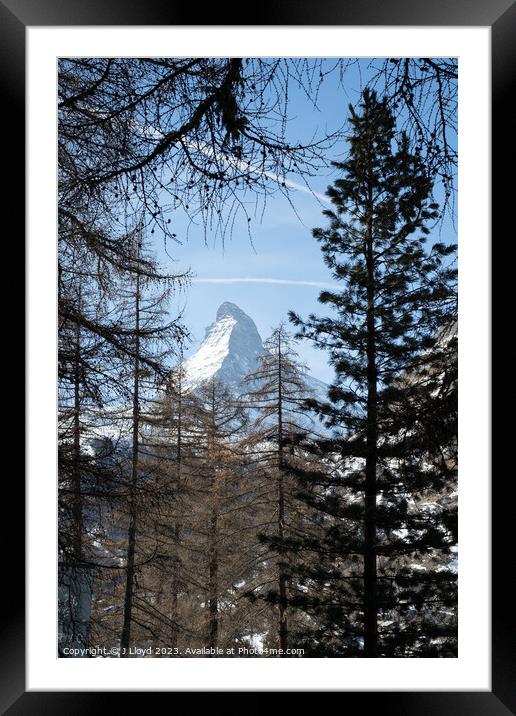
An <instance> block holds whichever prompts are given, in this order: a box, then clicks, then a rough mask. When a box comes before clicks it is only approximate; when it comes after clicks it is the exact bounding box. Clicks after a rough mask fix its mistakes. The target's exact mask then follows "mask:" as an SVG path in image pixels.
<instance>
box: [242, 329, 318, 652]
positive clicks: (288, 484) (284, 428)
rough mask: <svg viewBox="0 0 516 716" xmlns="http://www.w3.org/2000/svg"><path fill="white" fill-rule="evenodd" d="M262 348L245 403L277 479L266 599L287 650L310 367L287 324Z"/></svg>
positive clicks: (260, 453)
mask: <svg viewBox="0 0 516 716" xmlns="http://www.w3.org/2000/svg"><path fill="white" fill-rule="evenodd" d="M264 347H265V352H264V353H263V355H261V356H259V357H258V367H257V369H256V370H255V371H254V372H253V373H251V374H249V375H248V376H246V379H245V383H246V384H247V386H248V387H249V388H251V389H250V390H249V391H248V392H247V393H245V394H244V396H243V398H242V401H243V404H244V405H245V406H246V407H247V408H250V409H251V411H252V413H253V414H254V415H255V416H256V417H255V421H254V424H253V427H252V435H251V438H250V440H249V441H248V445H249V447H251V448H252V449H253V452H254V455H255V461H258V462H259V463H260V465H261V466H262V468H263V469H264V470H266V471H267V472H268V473H269V474H270V476H271V477H272V478H273V480H274V482H275V490H274V493H275V494H274V495H273V497H272V498H271V500H270V503H271V504H270V506H269V510H270V511H271V512H272V514H275V515H276V525H275V527H276V529H275V530H274V531H272V533H271V531H270V530H269V531H267V532H265V534H264V535H263V539H264V540H265V541H266V543H267V544H268V545H269V547H270V548H272V549H273V550H274V551H275V552H276V554H277V565H276V567H277V577H276V587H277V588H276V590H269V591H268V593H267V594H268V599H270V600H271V601H272V602H273V603H275V604H277V608H278V629H277V631H278V646H279V648H280V649H281V650H282V652H283V654H285V652H286V650H287V648H288V641H289V640H288V624H287V603H288V596H287V592H288V583H289V565H288V556H287V552H286V548H285V544H286V537H287V532H288V531H289V528H291V526H292V524H293V523H294V522H295V515H296V509H295V507H294V505H293V487H292V481H291V479H290V476H289V475H290V468H291V466H292V464H293V463H294V462H295V460H294V444H295V442H296V441H299V438H300V436H301V435H304V434H305V433H306V430H307V418H306V415H305V413H306V411H305V410H304V407H303V405H304V401H305V400H306V398H307V397H308V396H309V395H310V390H309V388H308V387H307V385H306V383H305V379H304V376H303V373H304V371H305V370H306V369H305V368H304V366H302V365H301V364H300V362H299V358H298V355H297V353H296V352H295V350H294V347H293V341H292V337H291V335H290V334H289V333H288V331H287V330H286V328H285V326H284V325H283V324H280V325H279V326H278V327H277V328H276V329H275V330H274V331H273V332H272V334H271V336H270V337H269V338H268V339H267V340H266V341H265V342H264ZM287 510H288V512H289V513H290V514H288V515H287ZM250 593H251V594H252V596H253V598H255V597H256V596H257V594H256V592H254V591H251V592H250ZM283 654H282V655H283Z"/></svg>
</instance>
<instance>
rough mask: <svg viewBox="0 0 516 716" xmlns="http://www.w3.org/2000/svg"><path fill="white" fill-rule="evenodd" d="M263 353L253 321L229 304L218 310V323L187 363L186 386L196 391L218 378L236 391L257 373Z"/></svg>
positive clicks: (208, 331)
mask: <svg viewBox="0 0 516 716" xmlns="http://www.w3.org/2000/svg"><path fill="white" fill-rule="evenodd" d="M263 352H264V348H263V343H262V339H261V337H260V334H259V333H258V329H257V328H256V325H255V323H254V321H253V319H252V318H250V317H249V316H248V315H247V314H246V313H244V311H242V309H241V308H239V307H238V306H237V305H236V304H234V303H230V302H229V301H226V302H224V303H222V304H221V305H220V306H219V308H218V310H217V314H216V319H215V322H214V323H212V324H211V325H210V326H208V328H207V329H206V334H205V337H204V340H203V342H202V343H201V345H200V346H199V348H198V350H197V351H196V353H194V354H193V355H192V356H191V357H190V358H188V359H187V360H186V361H185V363H184V369H185V378H186V385H187V387H188V388H189V389H193V388H196V387H197V386H199V385H201V384H202V383H206V382H207V381H209V380H211V379H213V378H215V377H216V378H218V379H219V380H221V381H222V382H223V383H225V384H226V385H228V386H233V387H235V386H237V385H238V384H239V383H240V381H241V380H242V378H243V377H244V376H245V375H247V374H248V373H252V372H253V371H254V370H255V369H256V366H257V363H256V361H257V358H258V356H259V355H261V354H263Z"/></svg>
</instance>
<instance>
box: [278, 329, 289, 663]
mask: <svg viewBox="0 0 516 716" xmlns="http://www.w3.org/2000/svg"><path fill="white" fill-rule="evenodd" d="M283 469H284V461H283V385H282V372H281V334H280V335H279V336H278V537H279V542H280V551H279V557H280V559H279V564H278V590H279V629H278V634H279V646H280V649H281V650H282V651H283V652H285V651H286V649H287V644H288V625H287V615H286V611H287V575H286V574H285V569H284V567H283V561H284V559H285V551H284V549H283V541H284V538H285V491H284V484H283ZM282 656H285V653H283V654H280V657H282Z"/></svg>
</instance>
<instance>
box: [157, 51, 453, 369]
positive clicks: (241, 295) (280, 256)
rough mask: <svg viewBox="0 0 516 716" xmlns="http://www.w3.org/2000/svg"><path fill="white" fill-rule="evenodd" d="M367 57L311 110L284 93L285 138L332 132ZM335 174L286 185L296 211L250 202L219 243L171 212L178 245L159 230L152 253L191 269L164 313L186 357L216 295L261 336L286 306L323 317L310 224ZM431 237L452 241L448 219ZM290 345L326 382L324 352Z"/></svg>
mask: <svg viewBox="0 0 516 716" xmlns="http://www.w3.org/2000/svg"><path fill="white" fill-rule="evenodd" d="M368 62H369V61H368V60H363V61H362V62H361V63H360V64H359V65H358V66H353V67H351V68H350V69H349V70H346V74H345V87H344V88H342V87H340V88H339V87H338V83H337V77H336V76H335V77H333V78H332V77H331V76H330V77H329V78H327V79H326V80H325V82H324V83H323V85H322V89H321V92H320V96H319V102H318V107H319V110H318V111H316V110H314V109H313V108H312V107H311V106H310V104H309V103H308V101H307V100H306V98H304V97H303V96H302V94H301V93H296V92H292V93H291V97H290V101H289V114H290V115H291V117H292V120H291V123H290V125H289V128H288V130H287V136H288V137H292V138H294V137H299V136H302V137H303V138H307V137H310V136H312V135H313V134H314V133H315V132H316V130H317V129H319V130H324V129H328V130H329V131H333V130H336V129H337V128H338V127H340V126H342V124H343V123H344V122H345V120H346V118H347V116H348V105H349V103H350V102H351V103H352V104H355V103H356V102H357V101H358V99H359V96H360V91H361V83H362V82H363V81H364V80H365V79H366V78H367V76H368V71H367V64H368ZM359 70H360V71H359ZM297 141H300V140H299V139H298V140H297ZM345 152H346V144H345V142H341V143H339V145H337V146H335V147H334V149H333V156H332V157H331V159H342V158H343V156H344V154H345ZM335 177H336V173H335V170H331V171H326V173H325V174H321V175H319V176H316V177H313V178H312V179H311V180H310V185H311V188H312V189H313V191H314V192H315V195H314V194H311V193H310V192H309V191H307V190H306V189H305V188H304V187H302V186H301V185H299V186H297V187H291V199H292V201H293V203H294V205H295V207H296V213H297V216H296V213H295V212H294V211H293V209H292V207H291V206H290V205H289V203H288V201H287V200H286V199H285V197H283V196H282V195H281V194H277V195H275V196H273V197H270V198H268V199H267V205H266V210H265V212H264V214H263V216H262V215H261V214H259V215H258V216H255V215H254V213H253V203H252V202H251V201H250V204H249V211H250V212H251V216H252V221H251V224H250V227H251V239H252V241H251V240H250V238H249V234H248V228H249V227H248V222H247V220H246V219H245V218H244V217H243V216H242V218H241V224H240V225H239V224H236V225H235V226H234V229H233V231H232V233H231V235H228V236H227V237H226V239H225V241H224V243H222V241H221V239H220V236H215V235H213V236H212V235H210V234H208V235H207V236H206V235H205V233H204V228H203V227H202V226H195V225H193V224H189V223H188V219H187V218H186V216H185V217H175V218H174V222H175V226H176V227H177V229H176V231H177V235H178V238H179V239H180V241H181V243H178V244H174V245H172V246H170V245H169V246H167V248H166V250H165V248H164V246H163V244H162V242H160V239H159V236H158V237H157V238H156V239H155V249H156V251H157V254H158V259H159V260H160V262H161V264H162V267H163V268H164V269H165V270H167V271H169V272H174V273H178V272H181V271H183V270H186V269H190V270H191V272H192V274H193V280H192V282H191V284H190V285H189V286H188V287H187V288H185V289H183V290H181V291H180V292H178V293H177V294H176V295H175V297H174V300H173V304H172V306H171V313H177V312H178V311H182V312H183V320H184V322H185V324H186V326H187V328H188V329H189V331H190V333H191V338H192V341H191V343H190V344H189V345H188V346H187V347H186V355H188V354H191V353H192V352H193V351H195V350H196V349H197V348H198V346H199V343H200V342H201V340H202V339H203V337H204V330H205V328H206V327H207V326H208V325H209V324H211V323H212V322H213V321H214V320H215V314H216V311H217V308H218V306H219V305H220V304H221V303H223V302H224V301H231V302H233V303H236V304H237V305H238V306H239V307H240V308H241V309H242V310H243V311H245V312H246V313H247V314H248V315H249V316H250V317H251V318H252V319H253V320H254V321H255V323H256V325H257V328H258V331H259V332H260V335H261V336H262V338H263V339H265V338H266V337H267V336H268V335H269V334H270V332H271V330H272V328H274V327H275V326H277V325H278V323H280V321H282V320H285V319H286V318H287V313H288V311H289V310H294V311H295V312H296V313H298V314H300V315H301V316H302V317H306V316H307V315H308V314H309V313H316V314H319V315H324V311H325V310H327V309H326V308H325V307H323V306H321V304H319V303H318V301H317V298H318V295H319V292H320V291H321V289H322V288H324V287H327V286H328V285H331V284H333V285H335V284H334V282H333V281H332V277H331V275H330V272H329V269H328V268H327V267H326V266H325V265H324V263H323V260H322V254H321V251H320V248H319V245H318V243H317V241H316V240H315V239H314V238H313V236H312V229H313V228H314V227H317V226H325V225H326V222H327V220H326V218H325V217H324V216H323V215H322V211H323V209H325V208H327V206H328V204H327V200H326V199H325V197H324V193H325V191H326V188H327V187H328V185H330V184H331V183H332V182H333V180H334V178H335ZM271 181H272V180H271ZM432 238H435V239H437V237H436V236H434V237H432V236H430V240H431V239H432ZM439 239H440V240H444V241H447V240H448V241H451V240H455V239H456V237H455V232H454V229H453V227H452V223H451V220H450V219H449V217H448V218H446V219H445V220H444V221H443V224H442V226H441V229H440V237H439ZM297 350H298V353H299V354H300V357H301V359H302V360H303V362H304V363H306V364H307V365H308V367H309V368H310V370H311V372H312V374H313V375H314V376H315V377H317V378H319V379H321V380H324V381H326V382H330V381H331V380H332V377H333V370H332V369H331V367H330V366H329V365H328V362H327V358H326V355H325V353H324V352H322V351H319V350H315V349H314V348H313V347H312V346H311V344H310V343H309V342H308V341H301V342H299V344H298V346H297Z"/></svg>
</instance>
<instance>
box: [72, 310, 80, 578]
mask: <svg viewBox="0 0 516 716" xmlns="http://www.w3.org/2000/svg"><path fill="white" fill-rule="evenodd" d="M74 358H75V365H74V408H73V468H72V491H73V504H72V521H73V537H72V540H73V542H72V553H73V558H74V562H75V564H76V565H77V564H80V562H81V560H82V494H81V492H82V488H81V364H80V358H81V327H80V325H79V324H78V323H77V324H76V329H75V356H74Z"/></svg>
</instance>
